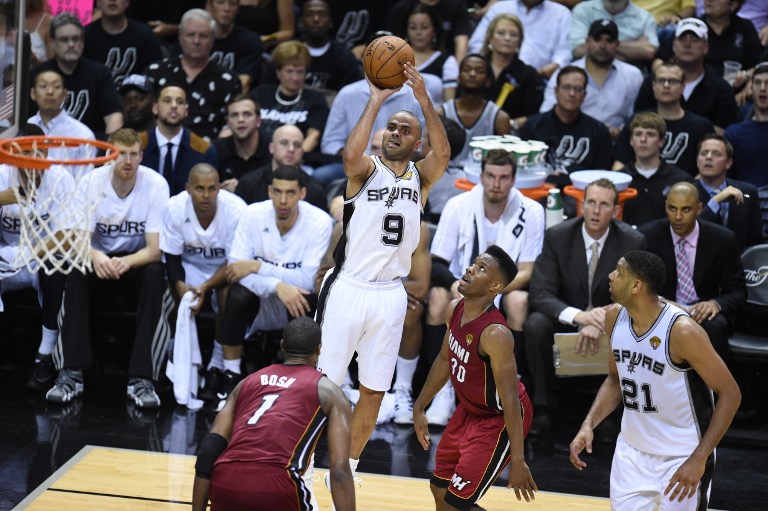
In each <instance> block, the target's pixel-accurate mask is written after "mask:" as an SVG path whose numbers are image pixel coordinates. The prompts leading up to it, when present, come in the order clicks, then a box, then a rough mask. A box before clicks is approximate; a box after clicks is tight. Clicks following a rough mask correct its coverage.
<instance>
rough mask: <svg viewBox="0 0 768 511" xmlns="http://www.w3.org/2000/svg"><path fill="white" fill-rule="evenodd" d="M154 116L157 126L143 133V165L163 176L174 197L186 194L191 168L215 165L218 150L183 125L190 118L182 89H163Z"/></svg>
mask: <svg viewBox="0 0 768 511" xmlns="http://www.w3.org/2000/svg"><path fill="white" fill-rule="evenodd" d="M152 113H154V114H155V116H157V126H155V129H154V130H150V131H145V132H143V133H142V134H141V148H142V151H144V158H143V159H142V160H141V164H142V165H144V166H146V167H149V168H151V169H155V170H156V171H158V172H159V173H160V174H162V175H163V177H164V178H165V180H166V181H168V186H169V187H170V188H171V195H172V196H173V195H176V194H177V193H180V192H182V191H184V188H185V187H186V184H187V177H188V175H189V169H191V168H192V167H194V166H195V165H197V164H198V163H208V164H210V165H213V166H214V167H215V166H216V164H217V163H218V157H217V156H216V148H215V147H213V146H212V145H211V144H209V143H208V142H206V141H205V140H204V139H203V138H201V137H199V136H198V135H196V134H194V133H192V132H191V131H189V130H188V129H187V128H185V127H183V126H182V123H183V122H184V119H186V118H187V93H186V92H185V91H184V89H182V88H181V87H179V86H177V85H166V86H165V87H163V88H162V89H160V92H159V93H158V95H157V101H156V102H155V104H154V105H153V106H152Z"/></svg>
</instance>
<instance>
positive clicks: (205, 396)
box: [197, 367, 224, 401]
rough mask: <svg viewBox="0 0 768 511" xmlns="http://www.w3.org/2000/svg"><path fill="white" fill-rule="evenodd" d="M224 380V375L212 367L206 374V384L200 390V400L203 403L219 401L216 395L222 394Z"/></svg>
mask: <svg viewBox="0 0 768 511" xmlns="http://www.w3.org/2000/svg"><path fill="white" fill-rule="evenodd" d="M223 380H224V373H222V372H221V369H219V368H217V367H211V368H210V369H208V370H207V371H206V372H205V383H204V385H203V388H201V389H200V393H199V394H198V395H197V397H198V399H202V400H203V401H213V400H214V399H217V397H216V394H218V393H219V392H221V385H222V383H223Z"/></svg>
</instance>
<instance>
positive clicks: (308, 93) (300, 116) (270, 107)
mask: <svg viewBox="0 0 768 511" xmlns="http://www.w3.org/2000/svg"><path fill="white" fill-rule="evenodd" d="M278 87H279V85H278V84H274V83H263V84H261V85H259V86H258V87H256V88H255V89H254V90H253V91H251V97H252V98H253V99H254V100H256V102H258V103H259V105H261V131H262V133H263V134H264V137H266V139H267V140H272V134H273V133H274V132H275V130H276V129H277V128H279V127H280V126H282V125H283V124H292V125H294V126H296V127H298V128H299V129H300V130H301V132H302V133H303V134H304V136H305V137H306V136H307V130H308V129H309V128H315V129H317V130H319V131H320V133H322V132H323V130H324V129H325V121H326V120H327V119H328V104H327V103H326V102H325V96H323V95H322V94H321V93H320V92H317V91H315V90H312V89H307V88H306V87H305V88H304V89H302V91H301V92H300V93H299V95H298V96H290V97H286V96H283V95H282V94H279V93H278V90H277V89H278ZM278 94H279V96H278ZM278 97H279V98H280V100H282V101H283V102H284V103H290V104H287V105H286V104H281V103H280V102H279V101H278V99H277V98H278Z"/></svg>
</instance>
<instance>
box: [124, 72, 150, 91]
mask: <svg viewBox="0 0 768 511" xmlns="http://www.w3.org/2000/svg"><path fill="white" fill-rule="evenodd" d="M128 89H138V90H140V91H142V92H152V91H153V90H154V87H153V85H152V80H151V79H150V78H149V77H148V76H145V75H128V76H126V77H125V78H124V79H123V83H122V84H120V93H121V94H122V93H123V92H125V91H126V90H128Z"/></svg>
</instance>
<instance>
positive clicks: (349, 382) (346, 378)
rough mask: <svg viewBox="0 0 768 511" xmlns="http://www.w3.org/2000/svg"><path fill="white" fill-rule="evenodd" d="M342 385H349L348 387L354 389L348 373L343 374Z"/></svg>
mask: <svg viewBox="0 0 768 511" xmlns="http://www.w3.org/2000/svg"><path fill="white" fill-rule="evenodd" d="M342 385H349V386H350V387H354V386H355V384H354V383H353V382H352V377H351V376H350V375H349V371H347V372H346V373H344V383H342Z"/></svg>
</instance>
